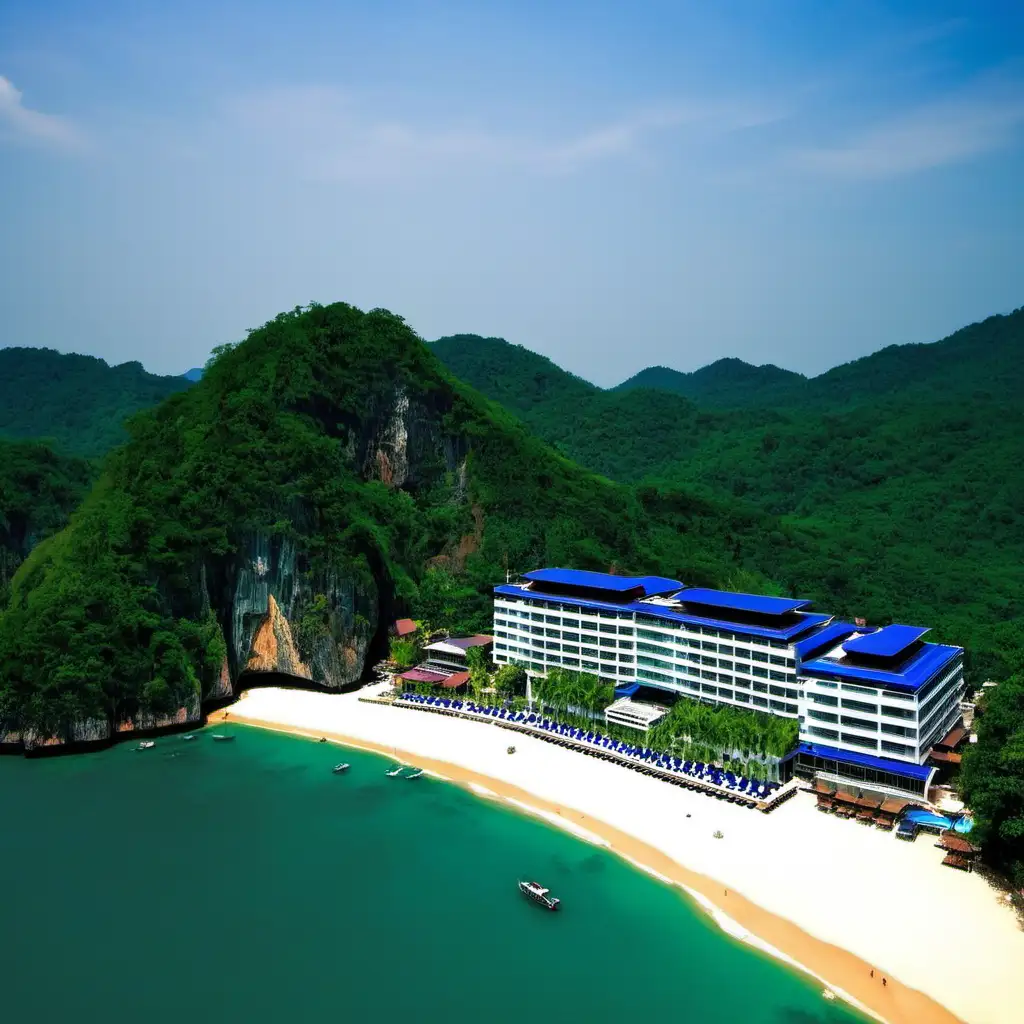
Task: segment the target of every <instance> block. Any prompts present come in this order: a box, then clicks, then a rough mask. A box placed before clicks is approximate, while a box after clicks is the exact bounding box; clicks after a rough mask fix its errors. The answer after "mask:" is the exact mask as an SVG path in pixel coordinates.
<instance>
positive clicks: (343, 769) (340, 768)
mask: <svg viewBox="0 0 1024 1024" xmlns="http://www.w3.org/2000/svg"><path fill="white" fill-rule="evenodd" d="M351 767H352V766H351V765H350V764H346V763H345V762H344V761H342V763H341V764H336V765H335V766H334V767H333V768H332V769H331V771H332V772H334V774H335V775H340V774H341V773H342V772H347V771H348V770H349V768H351Z"/></svg>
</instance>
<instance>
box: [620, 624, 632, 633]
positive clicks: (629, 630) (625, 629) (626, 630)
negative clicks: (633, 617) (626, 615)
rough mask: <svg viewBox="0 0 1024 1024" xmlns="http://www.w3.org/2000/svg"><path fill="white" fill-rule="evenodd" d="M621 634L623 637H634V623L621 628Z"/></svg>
mask: <svg viewBox="0 0 1024 1024" xmlns="http://www.w3.org/2000/svg"><path fill="white" fill-rule="evenodd" d="M619 633H620V634H622V635H623V636H632V635H633V623H632V622H631V623H630V624H629V625H628V626H619Z"/></svg>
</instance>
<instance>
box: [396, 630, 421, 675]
mask: <svg viewBox="0 0 1024 1024" xmlns="http://www.w3.org/2000/svg"><path fill="white" fill-rule="evenodd" d="M420 655H421V651H420V645H419V644H418V643H417V642H416V641H415V640H401V639H399V638H398V637H392V638H391V645H390V657H391V660H392V661H393V662H394V663H395V665H397V666H398V667H399V668H400V669H403V670H405V669H407V668H412V667H413V665H416V664H417V663H418V662H419V660H420Z"/></svg>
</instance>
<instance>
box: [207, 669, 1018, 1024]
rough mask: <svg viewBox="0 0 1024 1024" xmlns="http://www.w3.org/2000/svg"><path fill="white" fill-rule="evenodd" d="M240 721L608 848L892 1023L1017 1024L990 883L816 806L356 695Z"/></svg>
mask: <svg viewBox="0 0 1024 1024" xmlns="http://www.w3.org/2000/svg"><path fill="white" fill-rule="evenodd" d="M362 692H363V694H364V695H365V693H366V691H362ZM228 712H229V715H230V717H229V721H237V722H242V723H247V724H250V725H258V726H264V727H268V728H272V729H277V730H280V731H286V732H291V733H294V734H297V735H305V736H310V737H315V738H319V737H321V736H327V737H328V738H330V739H332V740H335V741H337V742H340V743H347V744H351V745H354V746H361V747H364V748H368V749H373V750H377V751H379V752H381V753H383V754H385V755H391V754H393V753H395V752H397V756H399V757H400V758H402V759H404V760H410V761H411V760H415V762H416V764H417V765H419V766H420V767H423V768H426V769H427V770H429V771H431V772H433V773H435V774H438V775H441V776H444V777H446V778H448V779H450V780H452V781H454V782H458V783H462V784H464V785H468V786H470V787H471V788H472V789H473V791H474V792H476V793H478V794H479V795H482V796H486V795H489V794H494V796H495V797H497V798H500V799H503V800H505V801H507V802H509V803H510V804H511V805H513V806H516V807H519V808H521V809H528V810H531V811H533V812H535V813H538V814H540V815H541V816H542V817H544V818H546V819H547V820H549V821H552V822H554V823H556V824H564V826H565V827H567V828H569V830H570V831H573V832H575V833H577V834H579V835H580V836H581V837H582V838H589V839H591V840H592V841H593V840H594V839H595V838H596V839H599V840H600V841H601V842H603V843H605V844H607V845H608V846H609V847H610V848H611V849H612V850H614V851H615V852H617V853H619V854H620V855H621V856H623V857H625V858H627V859H629V860H630V861H632V862H634V863H635V864H637V865H638V866H640V867H643V868H644V869H646V870H648V871H651V872H653V873H655V874H657V875H659V876H662V877H664V878H666V879H668V880H671V881H673V882H675V883H678V884H680V885H682V886H684V887H686V888H687V889H688V890H690V891H691V893H693V894H695V895H696V897H697V898H698V900H699V901H700V902H702V903H703V904H705V905H706V906H708V905H710V907H711V908H713V912H714V913H715V916H716V917H717V918H718V919H719V921H720V923H722V924H723V926H724V927H727V928H728V929H729V930H731V931H733V932H734V933H735V934H737V935H739V936H740V937H743V938H745V939H746V940H747V941H753V942H754V943H755V944H756V945H761V946H762V947H763V948H769V949H770V950H771V951H773V952H776V954H781V955H782V956H783V958H784V959H789V960H791V961H792V962H794V963H796V964H799V965H801V966H802V967H803V968H804V969H805V970H807V971H809V972H811V973H812V974H814V975H815V976H817V977H818V978H820V979H823V985H824V984H827V985H828V986H829V987H830V988H832V989H834V990H835V991H837V992H839V993H840V994H841V995H844V996H847V997H848V998H850V999H851V1000H852V1001H854V1002H855V1003H857V1004H860V1005H861V1006H862V1007H864V1008H867V1009H869V1010H870V1011H871V1012H872V1013H873V1014H875V1015H876V1016H878V1017H880V1018H882V1019H884V1020H886V1021H889V1022H891V1024H931V1022H934V1024H948V1022H952V1021H955V1020H957V1019H959V1020H963V1021H967V1022H970V1024H1018V1022H1019V1021H1020V1019H1021V1016H1020V1013H1021V1007H1022V1006H1024V971H1022V970H1021V965H1022V964H1024V932H1022V931H1021V929H1020V927H1019V925H1018V922H1017V919H1016V916H1015V915H1014V913H1013V911H1012V910H1011V909H1010V908H1008V907H1006V906H1004V905H1001V904H1000V903H999V902H998V899H997V893H996V892H995V891H994V890H992V889H991V888H990V887H989V886H988V884H987V883H986V882H985V880H984V878H982V877H981V876H980V875H977V874H966V873H963V872H957V871H951V870H949V869H948V868H945V867H943V866H942V863H941V861H942V854H941V851H939V850H937V849H935V848H934V847H933V845H932V844H931V843H930V842H928V841H926V840H923V841H919V842H917V843H913V844H908V843H899V842H896V841H895V839H894V838H893V836H892V835H891V834H886V833H882V832H879V831H877V830H875V829H870V828H864V827H862V826H860V825H857V824H855V823H852V822H847V821H841V820H838V819H836V818H834V817H832V816H831V815H823V814H819V813H818V812H817V811H816V810H815V809H814V803H813V801H812V800H811V799H810V798H809V797H808V796H807V795H806V794H798V796H797V797H796V798H795V799H792V800H789V801H787V802H786V803H785V804H784V805H782V806H780V807H779V808H777V809H776V810H774V811H773V812H772V813H771V814H769V815H765V814H760V813H758V812H756V811H753V810H749V809H746V808H743V807H740V806H737V805H733V804H728V803H724V802H722V801H719V800H715V799H712V798H710V797H708V796H705V795H703V794H701V793H697V792H691V791H689V790H686V789H682V788H680V787H677V786H672V785H668V784H666V783H664V782H662V781H660V780H658V779H656V778H652V777H649V776H645V775H641V774H638V773H636V772H632V771H629V770H626V769H624V768H622V767H620V766H618V765H615V764H612V763H609V762H607V761H601V760H598V759H596V758H592V757H586V756H583V755H581V754H579V753H576V752H574V751H571V750H566V749H564V748H562V747H559V746H556V745H554V744H551V743H547V742H545V741H543V740H541V739H539V738H535V737H532V736H526V735H516V739H515V746H516V753H515V754H514V755H509V754H508V753H507V748H508V744H509V736H510V733H509V732H508V731H507V730H504V729H500V728H496V727H494V726H493V725H489V724H487V723H485V722H471V721H466V720H462V719H457V718H452V717H447V716H442V715H435V714H427V713H416V712H414V711H411V710H400V709H398V708H391V707H386V706H383V705H380V704H373V703H367V702H365V701H361V700H359V696H358V695H357V694H344V695H336V694H323V693H312V692H308V691H302V690H292V689H272V688H268V689H257V690H253V691H249V692H247V693H245V694H243V695H242V697H241V698H240V700H239V701H238V702H237V703H236V704H234V705H233V706H231V707H230V708H229V709H228ZM223 714H224V712H218V713H217V715H216V716H214V718H213V719H212V721H218V720H219V719H220V716H221V715H223ZM716 832H720V833H721V834H722V838H720V839H718V838H715V833H716ZM872 970H874V976H873V977H872V975H871V971H872ZM882 977H885V978H886V979H887V980H888V984H887V985H885V986H884V987H883V986H882V983H881V979H882Z"/></svg>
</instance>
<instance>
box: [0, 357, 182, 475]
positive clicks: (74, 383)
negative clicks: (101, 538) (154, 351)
mask: <svg viewBox="0 0 1024 1024" xmlns="http://www.w3.org/2000/svg"><path fill="white" fill-rule="evenodd" d="M190 386H191V383H190V382H189V381H188V380H186V379H185V378H183V377H161V376H158V375H156V374H153V373H148V372H147V371H146V370H145V369H144V368H143V366H142V364H141V363H139V362H134V361H133V362H128V363H121V364H119V365H117V366H110V365H109V364H108V363H106V362H105V361H104V360H102V359H98V358H96V357H95V356H83V355H77V354H75V353H62V352H56V351H54V350H53V349H48V348H3V349H0V437H8V438H18V439H21V438H51V439H52V440H53V442H54V445H55V447H56V449H57V450H58V451H60V452H63V453H65V454H68V455H78V456H83V457H85V458H96V457H98V456H100V455H103V454H105V453H106V452H107V451H109V450H110V449H111V448H112V447H114V446H115V445H117V444H120V443H121V442H122V441H124V440H125V439H126V437H127V434H126V433H125V431H124V427H123V424H124V421H125V420H126V419H127V418H128V417H129V416H132V415H133V414H135V413H137V412H139V411H140V410H142V409H149V408H151V407H152V406H154V405H157V404H158V403H160V402H162V401H163V400H164V399H165V398H167V397H168V395H172V394H174V393H175V392H176V391H183V390H184V389H185V388H188V387H190Z"/></svg>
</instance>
